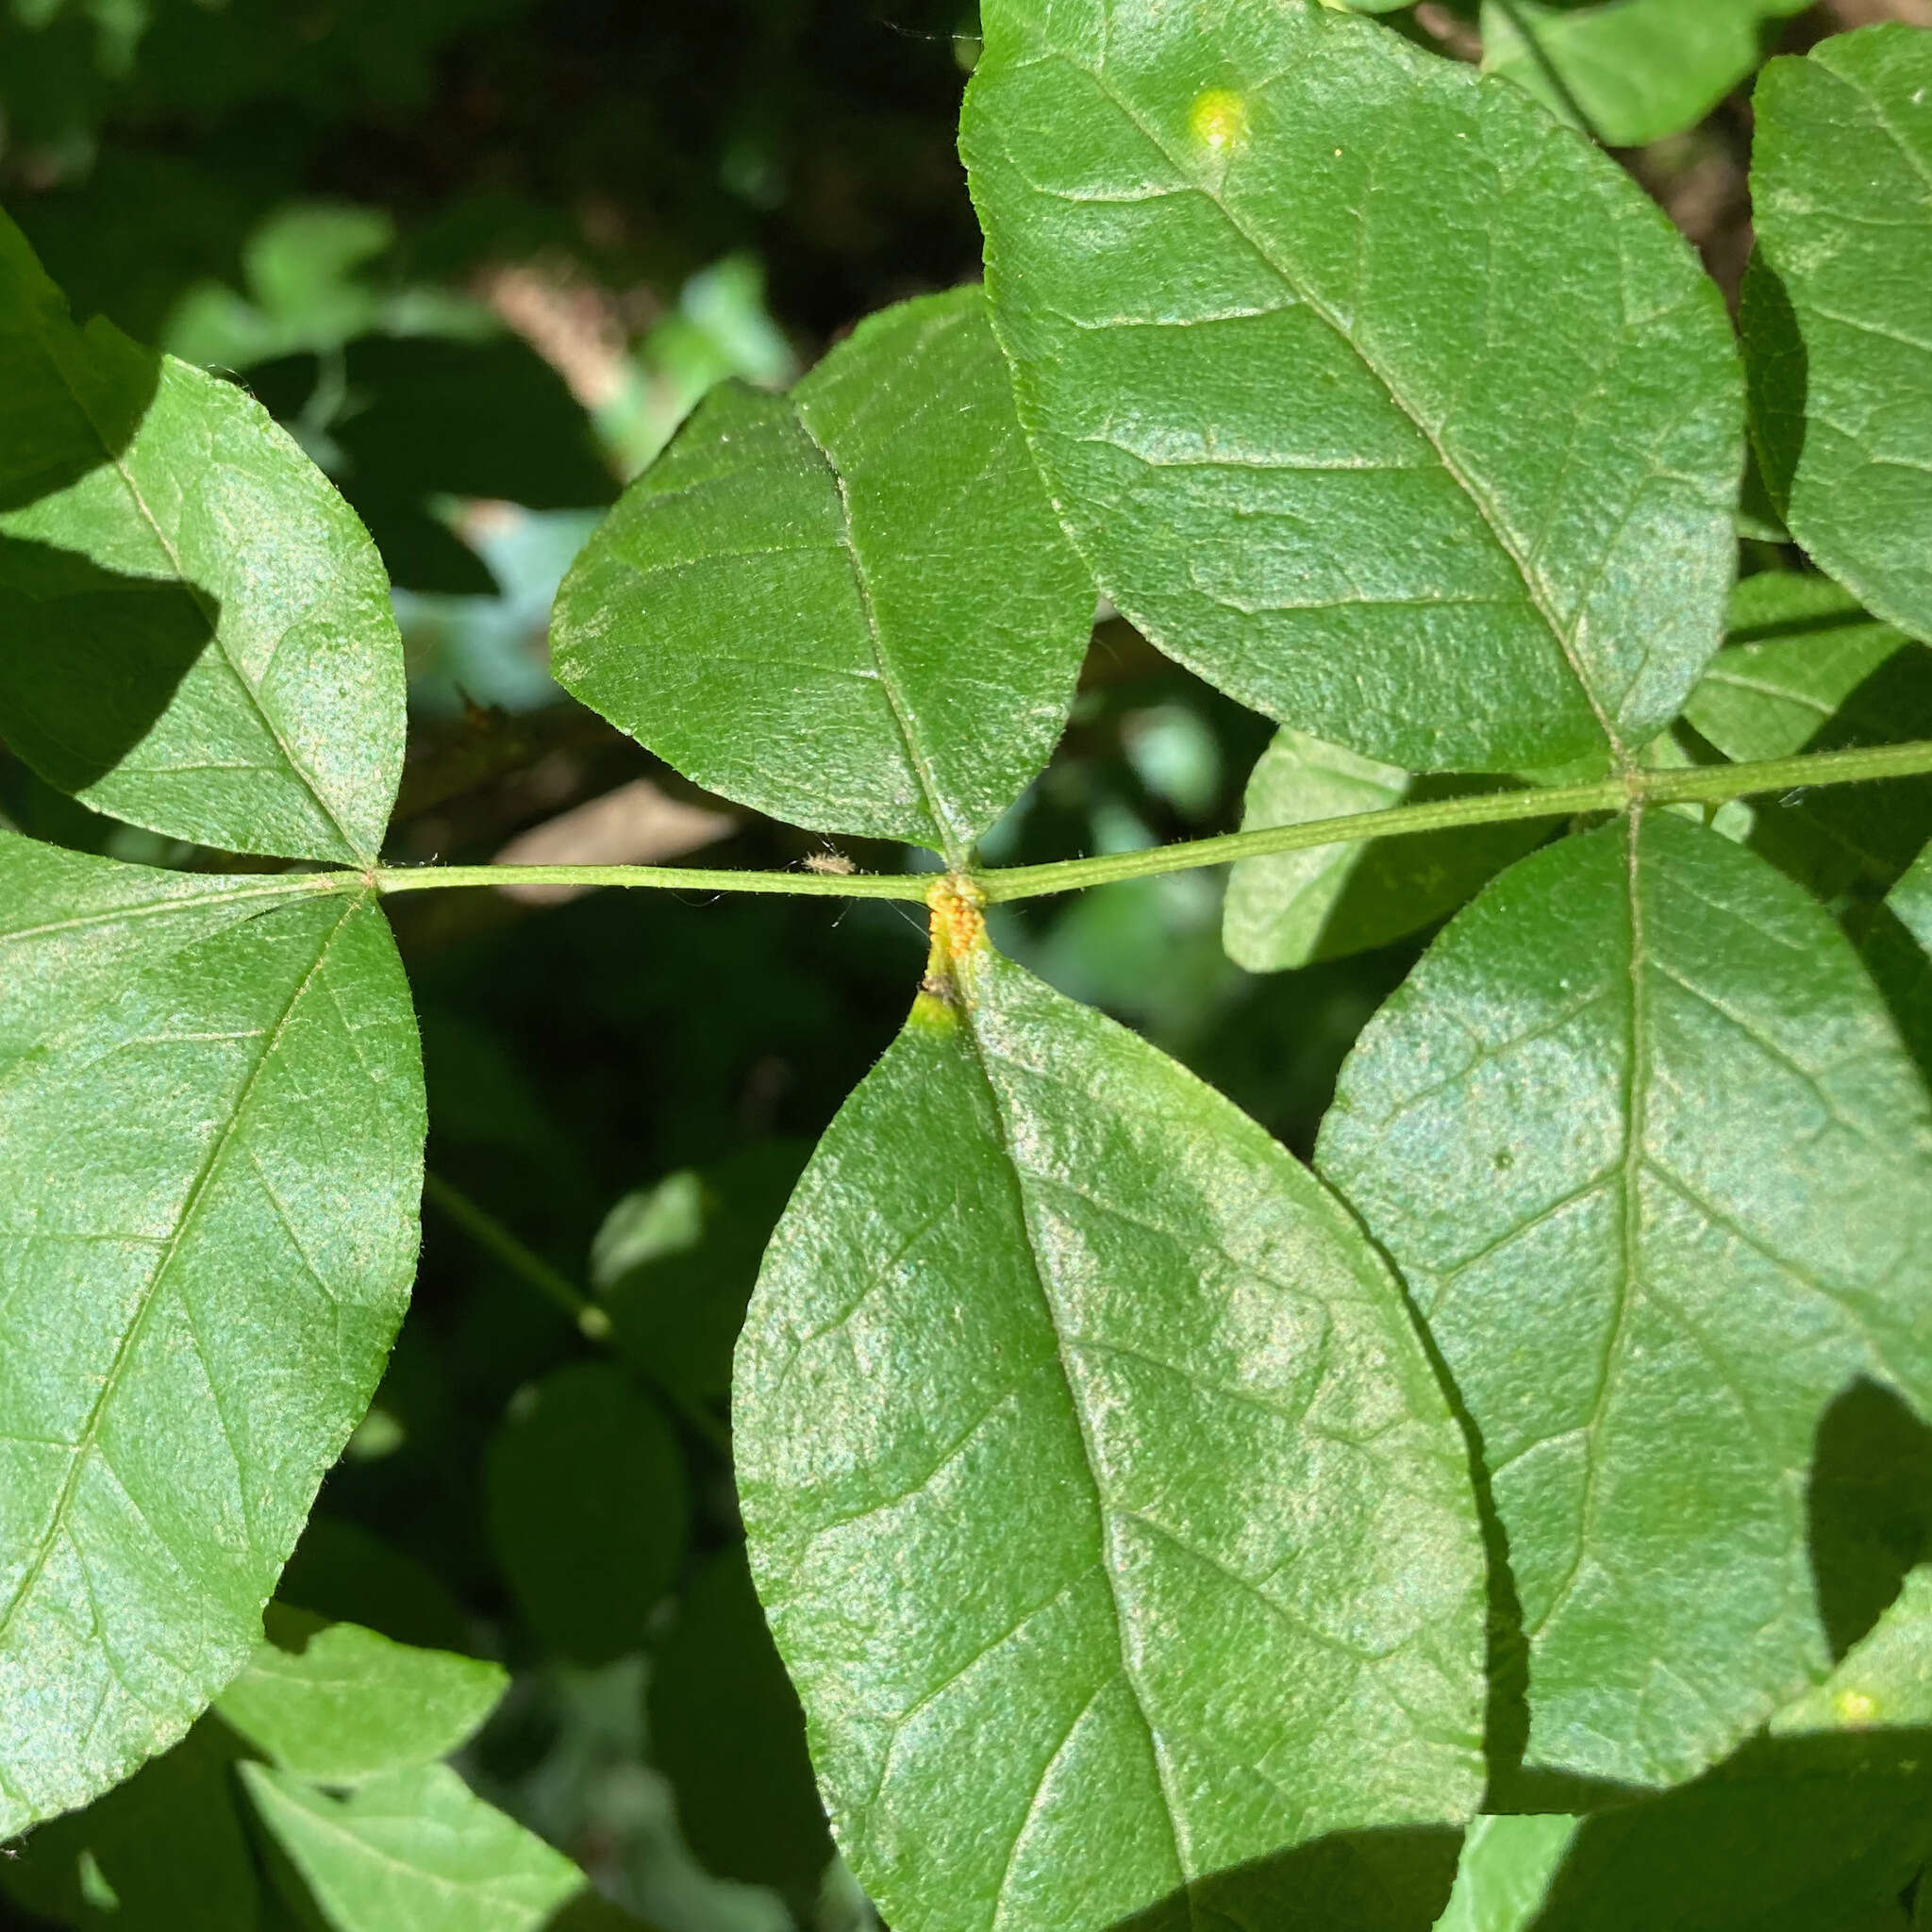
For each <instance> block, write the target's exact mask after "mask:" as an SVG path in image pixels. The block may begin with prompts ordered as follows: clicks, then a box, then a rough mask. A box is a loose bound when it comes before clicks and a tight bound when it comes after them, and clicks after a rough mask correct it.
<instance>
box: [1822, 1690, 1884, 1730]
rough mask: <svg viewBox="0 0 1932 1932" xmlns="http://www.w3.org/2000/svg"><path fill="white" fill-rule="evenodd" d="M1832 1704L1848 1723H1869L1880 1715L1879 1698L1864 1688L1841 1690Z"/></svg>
mask: <svg viewBox="0 0 1932 1932" xmlns="http://www.w3.org/2000/svg"><path fill="white" fill-rule="evenodd" d="M1831 1701H1832V1706H1833V1707H1834V1708H1835V1709H1836V1710H1837V1712H1838V1714H1839V1716H1840V1717H1841V1718H1842V1719H1843V1720H1844V1721H1845V1723H1846V1724H1870V1723H1871V1722H1872V1720H1873V1719H1874V1717H1876V1716H1877V1715H1878V1700H1877V1698H1875V1697H1868V1696H1867V1695H1866V1694H1865V1692H1864V1691H1840V1692H1839V1693H1838V1695H1837V1696H1836V1697H1834V1698H1833V1699H1832V1700H1831Z"/></svg>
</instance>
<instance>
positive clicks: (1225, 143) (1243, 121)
mask: <svg viewBox="0 0 1932 1932" xmlns="http://www.w3.org/2000/svg"><path fill="white" fill-rule="evenodd" d="M1188 128H1189V131H1190V132H1191V134H1192V135H1193V137H1194V139H1195V140H1196V141H1198V142H1200V143H1201V144H1202V145H1203V146H1204V147H1207V148H1209V149H1211V150H1212V151H1213V152H1214V153H1216V154H1225V153H1226V152H1227V151H1228V149H1229V148H1232V147H1239V146H1240V145H1241V142H1242V141H1243V140H1244V139H1245V138H1246V136H1247V132H1248V104H1247V102H1246V101H1245V100H1244V99H1243V98H1242V97H1241V95H1240V94H1238V93H1237V92H1235V91H1234V90H1233V89H1232V88H1228V87H1210V88H1209V89H1208V91H1207V92H1205V93H1202V94H1198V95H1196V96H1195V99H1194V105H1193V106H1192V107H1191V108H1189V109H1188Z"/></svg>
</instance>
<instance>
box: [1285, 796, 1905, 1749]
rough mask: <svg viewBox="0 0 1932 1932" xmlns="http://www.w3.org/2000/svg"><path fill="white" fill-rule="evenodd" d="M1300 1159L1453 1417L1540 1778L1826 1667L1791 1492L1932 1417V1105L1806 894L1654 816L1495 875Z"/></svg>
mask: <svg viewBox="0 0 1932 1932" xmlns="http://www.w3.org/2000/svg"><path fill="white" fill-rule="evenodd" d="M1319 1162H1320V1166H1321V1170H1322V1172H1323V1173H1324V1174H1325V1175H1326V1176H1327V1177H1328V1179H1329V1180H1330V1181H1331V1182H1333V1183H1334V1184H1335V1185H1336V1186H1337V1187H1338V1188H1339V1189H1341V1191H1342V1193H1343V1194H1344V1195H1345V1196H1346V1198H1347V1199H1348V1200H1349V1201H1350V1203H1351V1204H1352V1205H1353V1206H1354V1208H1356V1210H1357V1212H1358V1213H1359V1214H1360V1215H1361V1216H1362V1218H1363V1220H1364V1222H1365V1223H1366V1224H1367V1225H1368V1227H1369V1230H1370V1232H1371V1233H1372V1234H1373V1235H1374V1237H1375V1239H1376V1240H1377V1241H1379V1242H1380V1243H1381V1244H1382V1246H1383V1247H1384V1248H1385V1249H1386V1250H1387V1252H1388V1253H1389V1254H1390V1255H1391V1257H1393V1259H1394V1261H1395V1263H1396V1265H1397V1267H1398V1268H1400V1269H1401V1271H1402V1274H1403V1276H1404V1279H1405V1281H1406V1282H1407V1286H1408V1289H1409V1291H1410V1292H1411V1293H1412V1294H1413V1295H1414V1297H1415V1300H1416V1305H1417V1307H1418V1308H1419V1310H1420V1312H1421V1314H1422V1316H1423V1319H1424V1323H1425V1324H1426V1326H1427V1328H1428V1330H1429V1333H1430V1335H1431V1336H1432V1338H1433V1339H1434V1341H1435V1343H1436V1345H1437V1346H1438V1347H1439V1348H1440V1349H1441V1352H1442V1356H1443V1357H1444V1359H1445V1361H1446V1362H1447V1364H1448V1368H1449V1372H1450V1374H1452V1375H1453V1377H1454V1378H1455V1381H1456V1385H1457V1390H1458V1391H1459V1393H1460V1395H1461V1397H1462V1400H1463V1401H1464V1403H1466V1405H1467V1406H1468V1409H1469V1412H1470V1415H1471V1417H1472V1418H1473V1420H1474V1425H1475V1428H1476V1430H1477V1432H1478V1433H1479V1435H1480V1438H1481V1441H1482V1447H1483V1454H1484V1457H1485V1460H1486V1462H1487V1465H1488V1469H1489V1474H1490V1478H1491V1484H1492V1486H1493V1495H1494V1503H1495V1508H1496V1512H1497V1515H1498V1516H1499V1517H1500V1519H1501V1524H1502V1528H1503V1531H1504V1533H1505V1535H1506V1536H1507V1542H1508V1555H1509V1564H1510V1569H1511V1572H1512V1574H1513V1576H1514V1581H1515V1587H1516V1591H1517V1593H1518V1596H1519V1597H1520V1600H1521V1605H1522V1614H1523V1621H1524V1631H1525V1633H1526V1635H1527V1637H1528V1641H1529V1688H1528V1698H1529V1741H1528V1762H1529V1763H1530V1764H1531V1765H1532V1766H1537V1767H1543V1768H1547V1769H1556V1770H1563V1771H1569V1772H1574V1773H1580V1774H1587V1775H1591V1776H1594V1777H1598V1778H1605V1779H1611V1780H1615V1781H1617V1782H1620V1783H1623V1784H1628V1785H1665V1784H1671V1783H1674V1782H1677V1781H1679V1780H1682V1779H1684V1778H1687V1777H1691V1776H1694V1775H1695V1774H1697V1773H1698V1772H1700V1771H1702V1770H1703V1769H1704V1768H1705V1767H1706V1766H1707V1765H1708V1764H1710V1763H1712V1762H1714V1761H1715V1760H1716V1759H1717V1758H1719V1757H1722V1756H1724V1754H1725V1753H1726V1752H1727V1751H1729V1750H1730V1749H1731V1748H1732V1747H1733V1746H1735V1745H1736V1744H1737V1743H1738V1742H1740V1740H1742V1739H1743V1738H1744V1737H1745V1736H1746V1735H1747V1734H1748V1733H1749V1732H1750V1731H1752V1730H1753V1729H1755V1728H1756V1727H1757V1725H1759V1724H1762V1723H1764V1722H1765V1720H1766V1719H1768V1718H1769V1717H1770V1716H1771V1714H1772V1712H1773V1711H1774V1709H1776V1708H1777V1707H1779V1706H1780V1705H1782V1704H1784V1703H1785V1702H1787V1701H1788V1700H1789V1699H1790V1698H1791V1697H1793V1696H1795V1695H1796V1694H1797V1693H1798V1692H1799V1691H1802V1690H1803V1689H1804V1688H1805V1686H1806V1685H1807V1682H1810V1681H1815V1680H1816V1679H1818V1678H1821V1677H1822V1676H1823V1675H1824V1673H1825V1670H1826V1668H1827V1667H1828V1665H1829V1662H1830V1658H1829V1656H1828V1653H1827V1650H1826V1646H1825V1633H1824V1630H1823V1629H1822V1628H1821V1624H1820V1613H1819V1607H1818V1601H1817V1586H1816V1584H1815V1582H1814V1578H1813V1574H1812V1566H1811V1562H1810V1559H1809V1552H1808V1540H1809V1539H1808V1527H1807V1480H1808V1476H1809V1472H1810V1470H1811V1468H1812V1464H1813V1459H1814V1457H1815V1455H1816V1451H1817V1439H1818V1434H1819V1431H1820V1429H1821V1427H1822V1426H1823V1425H1824V1423H1825V1421H1826V1417H1827V1412H1828V1411H1829V1410H1830V1408H1831V1407H1832V1406H1833V1404H1834V1403H1835V1402H1837V1401H1839V1400H1840V1399H1841V1398H1843V1397H1844V1396H1845V1395H1846V1394H1847V1393H1848V1392H1849V1391H1851V1390H1852V1389H1853V1387H1854V1385H1856V1384H1857V1382H1859V1381H1860V1380H1861V1379H1866V1380H1870V1381H1872V1382H1874V1383H1877V1384H1879V1385H1881V1386H1889V1387H1890V1388H1892V1389H1894V1390H1897V1391H1902V1392H1903V1393H1904V1394H1905V1395H1906V1396H1907V1399H1908V1400H1910V1401H1911V1402H1912V1403H1913V1404H1914V1406H1915V1407H1918V1409H1919V1411H1920V1412H1921V1414H1922V1415H1924V1414H1932V1320H1928V1318H1927V1313H1926V1306H1925V1281H1926V1278H1927V1271H1928V1269H1932V1118H1928V1108H1927V1102H1926V1097H1925V1091H1924V1087H1923V1085H1922V1084H1921V1083H1920V1081H1919V1079H1918V1077H1917V1075H1916V1074H1915V1073H1914V1071H1913V1069H1912V1067H1911V1065H1910V1063H1909V1061H1908V1060H1907V1058H1906V1055H1905V1054H1904V1052H1903V1051H1902V1049H1901V1047H1900V1045H1899V1041H1898V1036H1897V1033H1896V1031H1895V1029H1894V1028H1893V1026H1892V1024H1891V1022H1890V1017H1889V1015H1888V1014H1887V1012H1886V1011H1885V1008H1884V1007H1883V1005H1882V1003H1881V1002H1880V1000H1879V999H1878V997H1877V994H1876V993H1875V991H1874V989H1873V987H1872V985H1871V982H1870V981H1869V980H1868V979H1867V978H1866V976H1865V974H1864V973H1863V971H1862V969H1861V967H1860V966H1859V963H1858V961H1857V957H1856V955H1855V954H1854V953H1853V952H1852V950H1851V947H1850V945H1849V943H1848V942H1847V941H1846V940H1845V939H1844V937H1843V935H1842V934H1841V933H1840V931H1839V929H1838V928H1837V926H1836V925H1835V924H1833V922H1832V920H1831V919H1830V918H1829V916H1828V915H1827V914H1826V913H1825V912H1824V910H1823V909H1822V908H1819V906H1818V905H1817V904H1816V903H1815V902H1814V901H1812V900H1811V899H1810V898H1808V897H1807V895H1806V894H1805V893H1803V892H1802V891H1799V890H1798V888H1796V887H1795V886H1793V885H1792V884H1791V883H1790V881H1788V880H1786V879H1785V878H1783V877H1781V876H1780V875H1779V874H1777V873H1775V872H1774V871H1773V870H1772V868H1771V867H1770V866H1768V865H1767V864H1765V863H1764V862H1763V861H1762V860H1761V859H1758V858H1756V857H1755V856H1754V855H1752V854H1751V853H1749V852H1747V851H1744V850H1743V849H1741V848H1740V847H1739V846H1737V845H1735V844H1733V843H1732V842H1731V841H1728V840H1726V839H1724V838H1722V837H1720V836H1719V835H1717V834H1716V833H1714V832H1710V831H1707V830H1706V829H1704V828H1702V827H1700V826H1697V825H1694V824H1688V823H1686V822H1685V821H1684V820H1682V819H1680V818H1677V817H1675V816H1674V815H1671V814H1667V813H1658V814H1653V815H1650V816H1648V817H1646V818H1645V819H1644V820H1643V822H1642V824H1641V829H1639V828H1637V827H1635V826H1633V825H1632V824H1624V823H1619V824H1613V825H1610V826H1607V827H1606V828H1604V829H1602V830H1600V831H1597V832H1593V833H1591V834H1588V835H1585V836H1583V837H1579V838H1573V839H1568V840H1565V841H1562V842H1561V843H1560V844H1558V845H1556V846H1554V847H1552V848H1550V849H1549V850H1547V851H1545V852H1541V853H1539V854H1537V855H1535V856H1534V857H1532V858H1527V859H1525V860H1524V861H1523V862H1522V863H1520V864H1519V865H1517V866H1516V867H1514V868H1513V869H1512V870H1511V871H1509V872H1507V873H1506V874H1504V875H1503V876H1502V877H1501V878H1500V879H1498V880H1496V881H1495V883H1494V884H1492V885H1491V887H1490V888H1489V889H1488V890H1487V891H1485V892H1484V893H1483V895H1482V896H1481V897H1480V898H1478V899H1477V900H1476V901H1475V903H1474V905H1473V906H1471V907H1470V908H1468V909H1467V910H1466V911H1465V912H1463V913H1462V914H1461V915H1460V916H1459V917H1458V918H1457V920H1456V921H1455V922H1454V923H1452V924H1451V925H1450V926H1449V927H1448V929H1447V930H1446V931H1445V932H1444V934H1443V935H1442V937H1441V939H1440V940H1439V941H1437V942H1436V944H1435V946H1434V947H1433V948H1432V949H1431V951H1430V953H1429V954H1428V955H1427V957H1426V958H1424V961H1423V963H1422V965H1421V966H1420V967H1419V968H1418V969H1417V971H1416V973H1415V974H1414V976H1413V977H1412V978H1411V979H1410V980H1409V982H1408V983H1407V985H1406V986H1405V987H1404V988H1403V989H1402V991H1400V992H1399V993H1397V994H1396V996H1395V997H1394V998H1393V999H1392V1000H1391V1002H1390V1003H1389V1005H1388V1006H1387V1007H1386V1008H1384V1009H1383V1010H1382V1012H1381V1013H1379V1014H1378V1015H1377V1016H1376V1018H1375V1019H1374V1021H1372V1022H1371V1023H1370V1024H1369V1026H1368V1028H1367V1030H1366V1031H1365V1032H1364V1033H1363V1035H1362V1038H1361V1040H1360V1041H1359V1042H1358V1043H1357V1047H1356V1049H1355V1052H1354V1054H1353V1055H1352V1057H1351V1058H1350V1060H1349V1061H1348V1063H1347V1064H1346V1066H1345V1067H1344V1069H1343V1072H1342V1076H1341V1084H1340V1088H1339V1090H1338V1092H1337V1096H1336V1103H1335V1106H1334V1108H1333V1109H1332V1110H1331V1112H1330V1114H1329V1116H1328V1119H1327V1121H1326V1123H1325V1124H1324V1128H1323V1133H1322V1139H1321V1143H1320V1153H1319Z"/></svg>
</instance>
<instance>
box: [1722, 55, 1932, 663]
mask: <svg viewBox="0 0 1932 1932" xmlns="http://www.w3.org/2000/svg"><path fill="white" fill-rule="evenodd" d="M1754 106H1755V108H1756V110H1757V138H1756V141H1755V142H1754V145H1753V149H1752V165H1751V194H1752V208H1753V214H1754V219H1755V221H1756V225H1757V242H1758V256H1757V259H1756V260H1755V261H1754V263H1753V265H1752V272H1751V274H1750V275H1748V276H1747V277H1746V282H1745V292H1744V306H1743V330H1744V346H1745V353H1746V356H1747V358H1749V360H1750V363H1751V416H1752V429H1753V433H1754V435H1755V437H1756V440H1757V450H1758V455H1759V458H1760V459H1761V461H1762V463H1763V466H1764V474H1765V479H1766V481H1767V482H1768V483H1769V485H1770V486H1771V491H1772V494H1773V496H1774V499H1775V500H1776V502H1777V505H1778V508H1779V509H1780V511H1781V512H1782V513H1783V515H1784V518H1785V521H1786V523H1787V524H1788V525H1790V532H1791V535H1792V536H1793V537H1795V538H1796V539H1797V540H1798V541H1799V542H1800V543H1801V544H1803V545H1804V547H1805V549H1806V550H1807V551H1808V552H1809V553H1810V555H1811V557H1812V558H1814V559H1815V560H1816V561H1817V562H1818V563H1819V564H1820V565H1821V566H1822V567H1823V568H1824V570H1826V571H1828V572H1829V573H1830V574H1831V575H1833V576H1834V577H1836V578H1837V579H1838V580H1839V582H1840V583H1841V584H1843V585H1844V586H1845V587H1846V588H1847V589H1848V590H1850V591H1854V592H1855V593H1856V594H1857V597H1858V598H1859V600H1860V601H1861V602H1862V603H1863V604H1864V605H1865V606H1866V608H1868V609H1871V610H1873V611H1875V612H1876V613H1877V614H1878V615H1879V616H1880V617H1883V618H1887V619H1889V620H1890V622H1891V623H1893V624H1895V625H1899V626H1900V627H1901V628H1902V629H1905V630H1907V631H1909V632H1910V633H1911V634H1912V635H1913V636H1914V637H1917V638H1922V639H1924V640H1925V641H1928V642H1932V400H1928V399H1932V328H1928V326H1927V323H1926V318H1927V317H1928V316H1932V33H1927V32H1926V31H1925V30H1924V28H1919V27H1909V26H1900V25H1888V26H1877V27H1870V28H1867V29H1866V30H1864V31H1863V32H1861V33H1855V34H1838V35H1834V36H1832V37H1831V38H1830V39H1828V40H1825V41H1823V42H1820V43H1819V45H1818V46H1817V47H1815V48H1814V49H1813V50H1812V52H1811V53H1810V54H1808V55H1807V56H1806V58H1803V59H1793V58H1787V59H1779V60H1774V61H1773V62H1772V63H1771V64H1770V66H1768V67H1767V68H1766V69H1765V70H1764V74H1763V75H1762V77H1761V78H1760V79H1759V81H1758V83H1757V92H1756V94H1755V96H1754Z"/></svg>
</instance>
